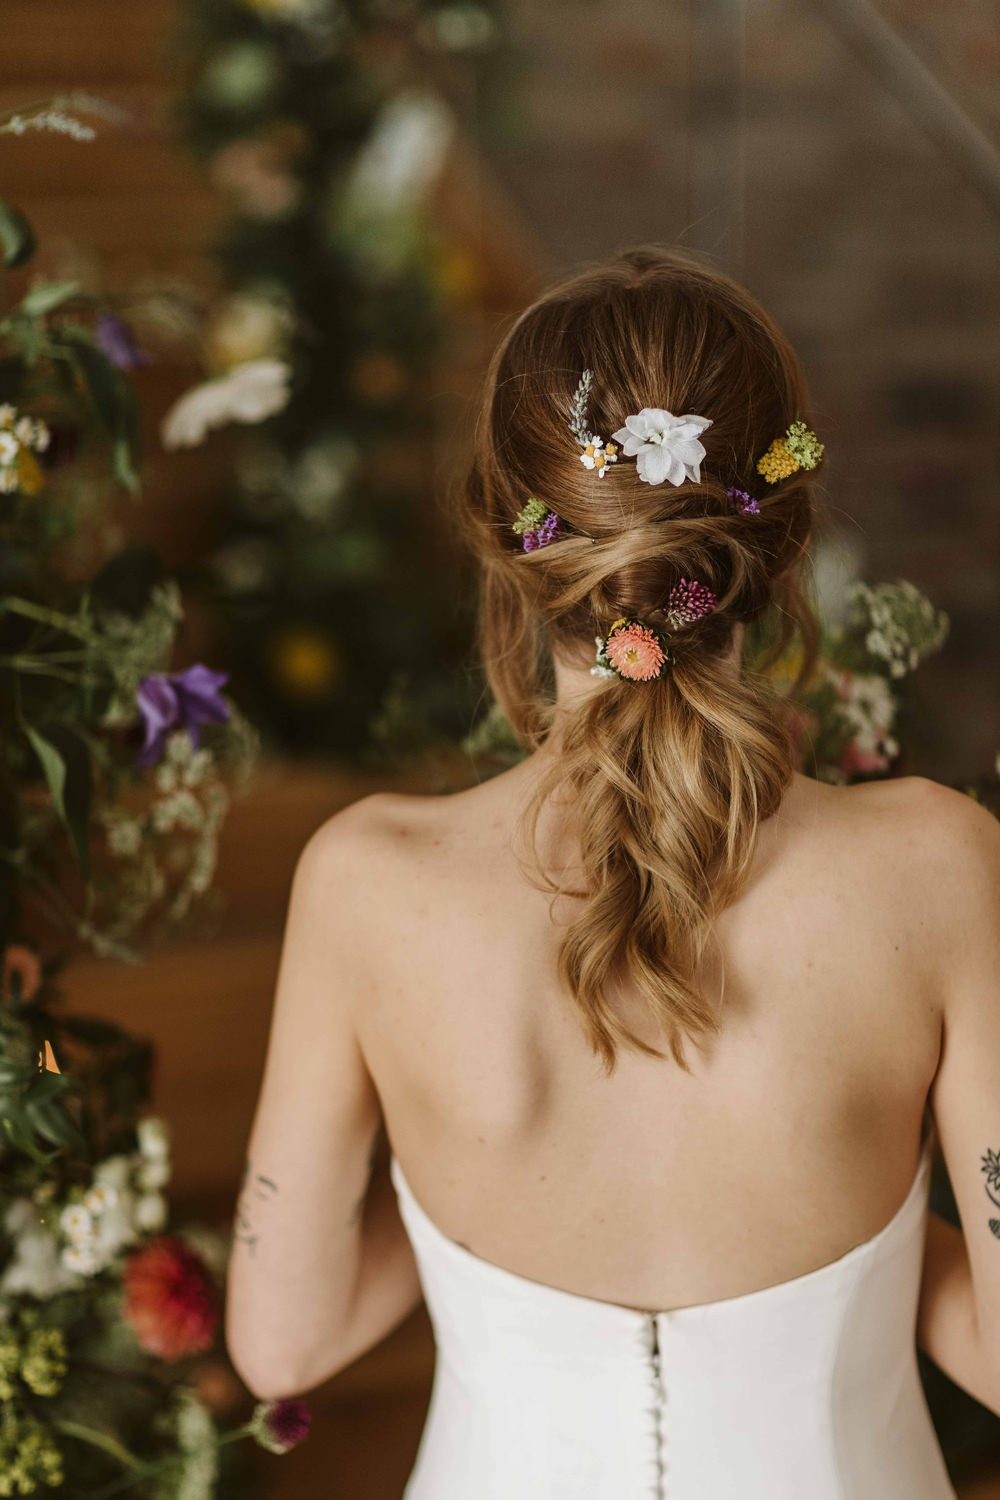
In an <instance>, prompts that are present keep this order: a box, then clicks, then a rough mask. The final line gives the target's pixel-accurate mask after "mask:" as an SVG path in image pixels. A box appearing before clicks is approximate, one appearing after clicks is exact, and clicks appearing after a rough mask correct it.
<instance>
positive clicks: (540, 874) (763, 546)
mask: <svg viewBox="0 0 1000 1500" xmlns="http://www.w3.org/2000/svg"><path fill="white" fill-rule="evenodd" d="M583 369H592V370H593V371H594V383H593V388H592V391H591V400H592V403H593V410H594V412H595V413H596V415H595V418H594V420H595V426H597V427H598V429H599V430H601V431H612V430H613V429H614V427H615V426H617V425H620V422H621V420H622V419H623V417H624V414H625V413H628V412H634V411H637V410H640V409H641V408H642V407H643V406H661V407H665V408H667V409H668V410H670V411H674V412H684V411H698V412H702V413H705V414H706V415H711V417H712V426H711V428H710V429H709V431H708V432H707V433H706V434H705V435H704V438H703V441H704V443H705V446H706V448H707V450H708V452H707V457H706V459H705V472H704V473H703V474H702V475H701V477H700V479H698V480H697V481H689V482H685V483H683V484H682V485H680V486H677V487H674V486H668V485H664V486H651V485H644V484H642V483H641V482H640V481H639V479H638V477H637V475H636V473H635V469H634V466H632V465H626V464H621V463H620V464H618V465H617V466H616V468H615V469H614V471H612V472H610V473H609V474H607V475H605V476H604V477H603V478H602V479H600V480H599V481H598V480H596V479H595V478H594V476H593V475H591V474H588V473H587V472H586V471H585V470H581V468H580V465H579V463H578V462H576V456H577V455H576V452H575V449H574V444H573V439H572V437H571V436H570V435H569V434H568V433H567V432H566V416H567V411H568V409H569V405H570V402H571V399H572V392H573V388H574V386H575V385H576V382H577V380H578V379H579V372H580V371H581V370H583ZM806 405H807V393H806V390H805V384H804V380H803V377H802V373H801V370H800V368H799V365H798V362H797V360H796V357H795V355H794V352H793V351H792V349H791V347H790V346H789V344H788V343H787V341H786V340H785V339H784V337H783V336H782V334H781V333H780V331H779V330H778V329H777V328H776V327H775V326H774V324H773V323H772V322H771V320H770V319H769V318H768V316H767V314H766V313H765V312H764V311H763V309H762V308H760V307H759V306H758V304H757V303H756V302H755V301H754V300H753V298H752V297H751V296H750V295H749V293H748V292H746V291H745V290H744V289H743V288H741V287H739V286H738V285H736V283H734V282H732V281H730V280H729V279H728V278H726V277H724V276H722V275H720V274H719V273H717V272H715V271H713V270H711V269H709V268H707V267H705V266H703V265H701V264H700V263H698V262H697V261H694V260H693V259H691V258H690V257H688V256H686V255H681V254H678V253H676V252H669V251H662V250H656V249H653V250H645V249H644V250H640V251H634V252H631V253H630V254H628V255H625V256H622V257H619V258H617V259H616V260H614V261H612V262H610V263H608V264H607V265H605V266H602V267H598V268H597V269H595V270H593V271H589V272H585V273H584V274H582V275H580V276H578V277H574V278H573V279H572V280H570V281H568V282H566V283H564V284H563V285H562V286H560V287H557V288H555V289H554V290H553V291H552V292H550V293H548V294H547V295H546V296H544V297H543V298H541V299H540V300H539V302H537V303H535V304H534V306H533V307H531V308H529V309H528V311H527V312H526V313H524V314H523V315H522V316H521V318H520V319H519V320H518V322H517V323H516V324H515V325H514V327H513V328H512V329H511V331H510V332H509V333H508V335H507V337H506V339H505V340H504V342H503V343H502V344H501V347H500V349H499V350H498V351H497V355H496V357H495V359H494V361H493V365H492V368H491V370H490V374H489V377H488V380H487V390H486V399H485V403H484V412H483V417H482V420H481V423H480V427H479V434H478V442H477V452H476V457H475V461H474V463H473V466H472V470H471V473H470V476H469V480H468V482H467V484H466V486H465V488H464V490H463V492H462V495H461V518H462V520H463V522H464V525H465V530H466V534H467V536H468V537H469V540H470V541H471V543H472V546H473V547H474V549H475V551H476V553H477V555H478V557H479V560H480V563H481V566H482V589H481V608H480V648H481V652H482V657H483V662H484V666H485V669H486V673H487V678H488V680H489V683H490V687H491V689H492V691H493V694H494V696H495V698H496V700H497V701H498V703H499V704H500V707H501V708H502V709H503V711H504V712H505V714H506V715H507V717H508V719H509V720H510V722H511V724H512V726H513V728H514V731H515V733H516V734H517V736H518V738H519V739H520V741H521V743H522V744H523V745H524V746H525V748H527V749H537V748H538V747H539V746H540V745H541V744H543V743H544V742H545V740H546V739H547V737H548V736H549V734H550V733H552V729H553V723H554V721H555V717H556V715H555V708H554V704H553V700H552V691H551V685H552V670H551V669H552V657H553V654H556V655H558V656H560V657H561V658H562V659H563V660H565V661H566V662H567V663H569V664H574V663H575V664H576V665H578V666H583V665H585V663H586V662H587V661H588V660H592V659H593V647H592V642H593V640H594V636H595V634H600V633H601V629H602V626H604V627H606V626H607V624H608V623H610V621H611V620H612V619H614V618H616V617H618V616H621V615H626V616H632V615H636V616H639V617H641V618H643V619H647V620H650V621H653V622H654V623H655V621H656V620H657V619H658V618H663V614H664V610H665V607H666V601H667V599H668V597H669V594H670V590H671V588H672V587H673V586H674V585H675V584H676V583H677V581H678V579H680V578H685V577H689V578H697V579H700V580H701V581H702V582H703V583H704V584H705V585H706V586H707V587H708V588H710V589H711V590H712V591H713V593H714V594H715V595H716V596H717V599H718V604H717V607H716V608H715V609H714V610H713V612H712V613H711V614H710V615H708V616H707V617H705V618H703V619H700V620H698V621H697V622H695V623H693V624H691V625H689V626H688V627H687V628H685V629H682V630H680V631H678V632H677V633H676V635H675V636H672V638H671V652H670V656H671V660H670V663H669V666H668V667H667V668H666V669H665V670H664V671H663V672H662V673H661V675H660V676H659V677H657V678H656V679H655V680H652V681H648V682H629V681H625V680H622V679H613V680H607V681H603V682H599V683H598V682H595V685H594V690H593V692H591V693H589V694H586V695H585V696H584V697H583V699H582V700H580V701H579V702H577V703H575V704H574V705H572V706H570V707H569V708H566V709H560V712H559V715H558V721H559V737H558V756H557V758H556V759H554V760H553V762H552V763H551V764H550V765H549V766H548V767H547V768H546V770H545V772H544V773H543V775H542V776H541V777H540V778H539V781H538V784H537V785H536V787H535V788H534V791H533V793H532V795H531V797H530V799H529V802H528V805H527V807H526V809H525V814H524V823H523V826H522V832H523V833H524V835H525V839H526V842H527V845H528V848H529V850H530V851H531V855H530V860H529V865H530V873H531V874H532V878H534V879H536V881H537V882H538V884H539V885H540V886H541V887H542V888H544V889H546V890H548V891H550V892H552V893H553V894H561V895H568V896H573V897H575V898H577V899H578V900H579V901H582V903H583V904H582V906H581V908H580V909H579V910H578V911H577V912H576V914H575V915H574V916H573V918H572V920H571V921H570V922H569V923H568V925H567V926H566V928H565V931H564V935H563V938H562V941H561V946H560V950H559V956H558V969H559V975H560V978H561V980H562V981H563V983H564V985H565V987H566V989H567V990H568V992H569V994H570V995H571V997H572V999H573V1002H574V1004H575V1006H576V1008H577V1010H578V1012H579V1015H580V1018H581V1021H582V1024H583V1026H584V1028H585V1031H586V1034H587V1036H588V1038H589V1040H590V1042H591V1044H592V1046H593V1047H594V1050H595V1052H596V1053H597V1054H598V1055H599V1056H600V1058H601V1059H602V1060H603V1062H604V1064H605V1066H606V1067H607V1068H608V1069H609V1070H610V1069H611V1068H612V1067H613V1066H614V1062H615V1057H616V1050H617V1047H618V1046H619V1045H626V1046H630V1047H634V1048H637V1049H638V1050H640V1051H642V1052H646V1053H652V1054H655V1055H661V1049H660V1048H658V1047H656V1046H653V1045H651V1044H650V1043H649V1042H648V1041H646V1040H645V1039H644V1038H643V1037H641V1036H640V1035H639V1034H638V1033H637V1031H636V1029H635V1028H634V1027H632V1026H630V1025H628V1024H627V1023H626V1021H625V1019H624V1015H623V1012H624V1010H625V1006H624V1004H623V996H624V991H625V989H626V988H627V990H628V992H629V998H630V999H634V998H636V997H637V998H638V999H639V1000H640V1002H641V1003H642V1005H643V1006H644V1008H645V1011H646V1013H647V1014H648V1016H649V1017H650V1018H651V1019H652V1021H653V1022H654V1023H655V1029H656V1032H657V1034H658V1035H661V1036H662V1037H663V1039H664V1041H665V1042H666V1043H667V1044H668V1045H669V1048H670V1052H671V1054H672V1055H673V1057H674V1059H675V1060H676V1061H677V1062H678V1063H679V1064H680V1065H681V1066H682V1067H687V1063H686V1059H685V1055H684V1045H683V1044H684V1041H685V1039H690V1040H692V1041H694V1042H699V1041H700V1040H701V1039H703V1038H704V1037H706V1036H707V1035H709V1034H712V1033H715V1032H717V1031H718V1030H719V1029H720V1025H721V1018H720V1015H719V1007H718V1004H717V1000H716V997H713V996H710V995H707V994H705V993H703V991H702V989H701V988H700V987H699V982H698V981H699V976H700V970H701V966H702V963H703V960H704V957H705V954H706V949H707V945H708V942H709V940H710V937H711V934H712V928H713V924H714V922H715V920H716V918H717V917H718V916H719V914H720V913H721V912H722V911H723V910H724V909H725V908H726V907H727V906H728V905H730V904H731V903H732V901H734V900H735V899H736V897H737V896H738V895H739V893H740V891H741V889H742V887H743V885H744V883H745V881H746V878H747V874H748V871H749V869H750V865H751V861H752V859H753V854H754V850H755V846H756V840H757V833H758V829H759V826H760V824H761V822H762V821H763V820H764V819H766V818H768V817H770V816H771V815H772V814H773V813H774V812H775V811H776V810H777V808H778V806H779V804H780V802H781V799H782V796H783V794H784V792H785V790H786V788H787V786H788V784H789V782H790V780H791V778H792V775H793V772H794V754H793V747H792V743H791V740H790V735H789V730H788V725H787V721H786V717H785V715H784V713H783V712H782V708H781V705H780V703H779V702H778V700H777V698H776V697H775V694H774V692H773V690H772V689H771V688H770V686H769V684H768V682H767V680H766V679H765V677H763V676H762V675H760V674H759V673H754V672H751V671H748V670H747V668H746V667H745V666H743V665H742V663H740V662H739V661H738V660H736V658H735V656H734V652H733V646H734V636H733V630H734V626H736V625H737V624H744V625H747V624H752V623H753V622H754V621H756V620H759V619H761V618H762V617H763V616H765V615H768V614H770V616H772V617H773V619H774V620H775V622H776V630H775V632H774V633H775V636H776V641H777V645H776V650H777V649H780V648H781V647H782V646H784V645H785V644H786V643H787V641H788V639H789V637H790V636H791V635H792V634H794V633H796V632H797V633H798V634H799V635H800V636H801V638H802V643H803V672H805V671H807V670H808V666H809V663H810V659H811V656H812V653H813V652H814V650H815V638H816V628H815V621H814V619H813V616H812V613H811V611H810V609H809V607H808V604H807V602H806V597H805V593H804V590H803V588H802V584H801V579H800V573H799V570H800V564H801V561H802V556H803V552H804V549H805V546H806V543H807V541H808V537H809V534H810V531H811V527H812V518H813V504H812V488H811V487H812V484H813V482H814V481H813V477H812V476H811V475H809V474H805V473H801V472H800V473H795V474H791V475H787V476H785V477H784V478H782V479H780V480H779V481H778V482H777V483H774V484H772V485H769V486H767V487H766V493H761V494H760V499H759V506H760V508H759V512H757V513H752V514H750V513H745V512H743V511H741V510H740V509H739V508H738V507H736V506H734V504H733V502H732V500H731V499H730V497H729V496H728V495H727V489H728V488H729V487H731V486H733V485H738V486H740V487H741V489H749V488H750V487H751V486H754V485H756V487H757V489H758V490H759V491H760V490H761V489H762V488H764V487H763V486H762V482H761V479H760V477H759V475H755V472H754V466H755V462H756V460H757V458H758V457H759V456H760V455H761V454H762V453H764V452H765V451H766V449H767V448H768V445H769V444H770V442H771V441H772V439H773V438H774V437H775V436H776V435H779V434H780V433H781V432H783V431H784V430H786V429H787V428H788V426H789V424H790V423H791V422H792V421H794V420H800V419H801V418H802V417H803V416H804V415H805V410H806ZM528 496H539V497H541V498H542V500H543V502H544V504H545V505H546V506H548V507H549V508H551V509H552V510H554V511H556V512H557V513H558V515H559V516H560V517H562V518H563V519H564V520H565V522H566V530H565V534H563V535H562V536H561V537H560V539H559V540H557V541H555V542H554V543H552V544H551V545H548V546H546V547H544V548H540V549H538V550H535V551H533V552H530V553H524V552H523V551H519V550H518V549H517V547H516V545H514V544H515V543H516V537H514V536H512V534H511V528H512V523H513V521H514V519H515V518H516V516H517V515H518V513H519V511H520V510H521V508H522V507H523V505H524V504H525V500H526V498H527V497H528ZM675 643H676V645H675ZM588 651H589V655H588ZM557 794H558V796H559V797H560V798H563V797H565V798H567V799H568V800H569V802H570V804H571V806H572V809H573V826H574V828H575V829H577V830H578V833H579V848H580V868H581V871H582V880H581V882H580V883H579V885H578V886H577V887H575V888H570V887H567V886H564V885H563V884H562V883H561V882H560V881H559V880H557V879H555V878H554V877H553V876H551V875H550V874H548V873H547V872H546V871H545V870H544V868H543V864H542V861H541V860H540V858H539V857H538V854H537V837H538V823H539V817H540V815H541V812H542V809H543V808H544V807H545V806H546V805H547V804H548V802H549V800H550V799H551V798H552V797H554V796H555V795H557Z"/></svg>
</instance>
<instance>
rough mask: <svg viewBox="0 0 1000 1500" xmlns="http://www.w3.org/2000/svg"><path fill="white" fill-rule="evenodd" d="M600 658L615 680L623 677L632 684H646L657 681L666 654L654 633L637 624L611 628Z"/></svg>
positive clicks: (637, 622)
mask: <svg viewBox="0 0 1000 1500" xmlns="http://www.w3.org/2000/svg"><path fill="white" fill-rule="evenodd" d="M604 654H605V656H606V657H607V659H608V661H609V662H610V663H611V665H612V666H613V667H614V669H615V671H616V672H617V673H618V675H619V677H627V678H628V679H629V680H630V681H632V682H650V681H652V679H653V678H654V677H659V675H660V671H661V669H662V667H663V665H664V663H665V662H666V660H667V653H666V652H665V651H664V649H663V647H662V645H661V644H660V642H659V639H658V638H657V636H656V634H655V632H654V631H652V630H650V628H649V626H648V625H642V624H640V622H639V621H638V620H629V621H627V622H626V623H625V624H623V625H619V626H618V627H617V628H614V627H612V629H611V631H610V633H609V635H608V639H607V642H606V643H605V647H604Z"/></svg>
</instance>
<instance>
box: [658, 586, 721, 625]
mask: <svg viewBox="0 0 1000 1500" xmlns="http://www.w3.org/2000/svg"><path fill="white" fill-rule="evenodd" d="M718 602H719V601H718V599H717V597H716V596H715V594H713V593H712V590H711V589H710V588H707V587H706V586H705V584H703V583H699V582H698V580H697V578H682V579H681V580H680V582H679V583H675V584H674V586H673V588H672V589H671V590H670V597H669V599H668V600H667V620H668V622H669V625H670V628H671V629H672V630H679V629H681V628H682V627H683V626H685V625H693V624H695V622H696V621H697V620H701V619H704V617H705V615H710V614H711V613H712V611H713V609H714V608H715V606H716V605H717V604H718Z"/></svg>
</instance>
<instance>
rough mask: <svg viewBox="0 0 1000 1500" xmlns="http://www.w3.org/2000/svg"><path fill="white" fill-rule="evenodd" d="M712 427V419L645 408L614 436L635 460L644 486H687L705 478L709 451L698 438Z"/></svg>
mask: <svg viewBox="0 0 1000 1500" xmlns="http://www.w3.org/2000/svg"><path fill="white" fill-rule="evenodd" d="M711 425H712V421H711V418H710V417H695V416H692V415H691V414H690V413H688V414H687V415H686V416H683V417H675V416H674V415H673V413H672V412H669V411H664V410H663V409H662V408H661V407H659V406H644V407H643V409H642V411H640V412H637V413H636V415H635V416H631V417H626V418H625V426H624V427H619V429H618V431H617V432H614V433H612V437H613V438H614V439H615V441H616V442H619V443H621V444H622V445H623V447H622V452H623V453H624V455H625V457H626V458H634V459H635V461H636V468H637V469H638V470H639V478H640V479H641V480H642V481H643V483H645V484H663V483H664V481H665V480H669V481H670V483H671V484H683V483H684V481H685V479H693V480H695V481H697V480H700V479H701V461H702V459H703V458H704V457H705V448H704V445H703V444H702V443H701V442H699V440H698V439H699V434H700V433H702V432H704V431H705V428H706V427H711Z"/></svg>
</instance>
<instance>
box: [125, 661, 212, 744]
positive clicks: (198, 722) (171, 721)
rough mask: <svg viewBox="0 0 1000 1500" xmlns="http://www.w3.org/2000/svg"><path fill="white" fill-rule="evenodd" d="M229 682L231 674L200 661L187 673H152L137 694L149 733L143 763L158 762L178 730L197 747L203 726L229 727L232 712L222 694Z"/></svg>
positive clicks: (140, 685)
mask: <svg viewBox="0 0 1000 1500" xmlns="http://www.w3.org/2000/svg"><path fill="white" fill-rule="evenodd" d="M228 681H229V674H228V673H227V672H213V671H212V669H211V668H210V667H205V666H202V664H201V663H200V662H198V663H196V664H195V666H193V667H188V668H187V670H186V671H184V672H171V673H167V672H151V673H150V675H149V676H148V677H144V678H143V679H142V681H141V682H140V684H139V689H138V692H137V693H136V695H135V696H136V706H137V708H138V710H139V717H140V718H141V719H142V724H143V728H144V730H145V734H146V738H145V741H144V743H143V746H142V749H141V751H140V752H139V764H140V765H141V766H149V765H153V764H154V762H156V761H158V760H159V759H160V756H161V755H162V754H163V747H164V745H165V744H166V741H167V737H168V735H170V734H172V733H173V732H174V730H176V729H186V730H187V732H188V734H189V735H190V736H191V743H192V745H194V746H195V747H197V745H198V740H199V737H200V735H201V726H202V725H203V724H225V723H226V722H227V720H228V718H229V709H228V707H227V706H226V704H225V703H224V702H223V700H222V698H221V696H220V694H221V690H222V688H223V687H225V685H226V683H227V682H228Z"/></svg>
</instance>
